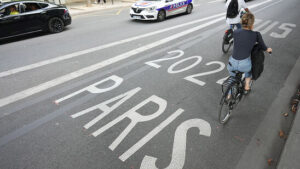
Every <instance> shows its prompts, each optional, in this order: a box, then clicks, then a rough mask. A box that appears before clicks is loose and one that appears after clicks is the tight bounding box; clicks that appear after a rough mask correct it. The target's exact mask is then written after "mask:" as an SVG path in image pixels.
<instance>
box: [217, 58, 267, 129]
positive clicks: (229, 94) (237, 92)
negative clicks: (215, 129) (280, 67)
mask: <svg viewBox="0 0 300 169" xmlns="http://www.w3.org/2000/svg"><path fill="white" fill-rule="evenodd" d="M268 54H269V55H270V56H271V55H272V52H268ZM232 72H233V73H234V74H235V76H229V77H228V78H227V79H226V80H225V81H224V82H223V84H222V97H221V101H220V107H219V114H218V119H219V122H220V123H221V124H225V123H226V122H227V121H228V119H229V117H230V115H231V112H232V110H233V109H234V108H235V107H236V106H237V104H238V103H239V102H240V101H241V99H242V97H243V95H244V88H245V78H243V72H240V71H237V70H235V71H232ZM249 85H250V88H251V87H252V85H253V80H251V81H250V84H249Z"/></svg>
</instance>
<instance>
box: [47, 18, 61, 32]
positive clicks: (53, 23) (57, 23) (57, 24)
mask: <svg viewBox="0 0 300 169" xmlns="http://www.w3.org/2000/svg"><path fill="white" fill-rule="evenodd" d="M64 27H65V25H64V22H63V21H62V19H60V18H58V17H54V18H51V19H50V20H49V22H48V28H49V31H50V32H51V33H59V32H61V31H63V30H64Z"/></svg>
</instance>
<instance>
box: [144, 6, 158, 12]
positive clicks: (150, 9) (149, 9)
mask: <svg viewBox="0 0 300 169" xmlns="http://www.w3.org/2000/svg"><path fill="white" fill-rule="evenodd" d="M155 9H156V7H155V6H152V7H149V8H146V10H147V11H148V12H154V10H155Z"/></svg>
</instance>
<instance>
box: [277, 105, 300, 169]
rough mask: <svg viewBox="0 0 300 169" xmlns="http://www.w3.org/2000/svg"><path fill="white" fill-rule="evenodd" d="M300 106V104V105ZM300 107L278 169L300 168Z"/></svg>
mask: <svg viewBox="0 0 300 169" xmlns="http://www.w3.org/2000/svg"><path fill="white" fill-rule="evenodd" d="M298 108H299V106H298ZM299 122H300V108H299V109H298V111H297V112H296V117H295V120H294V122H293V125H292V129H291V131H290V133H289V136H288V139H287V141H286V143H285V146H284V149H283V151H282V154H281V157H280V161H279V164H278V166H277V169H297V168H300V163H299V161H300V147H299V145H300V123H299Z"/></svg>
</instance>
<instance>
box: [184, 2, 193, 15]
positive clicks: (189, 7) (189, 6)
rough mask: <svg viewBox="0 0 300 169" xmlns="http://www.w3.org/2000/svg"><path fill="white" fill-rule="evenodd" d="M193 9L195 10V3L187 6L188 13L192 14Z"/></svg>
mask: <svg viewBox="0 0 300 169" xmlns="http://www.w3.org/2000/svg"><path fill="white" fill-rule="evenodd" d="M192 10H193V5H191V4H189V5H188V6H187V7H186V11H185V13H186V14H190V13H192Z"/></svg>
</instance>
